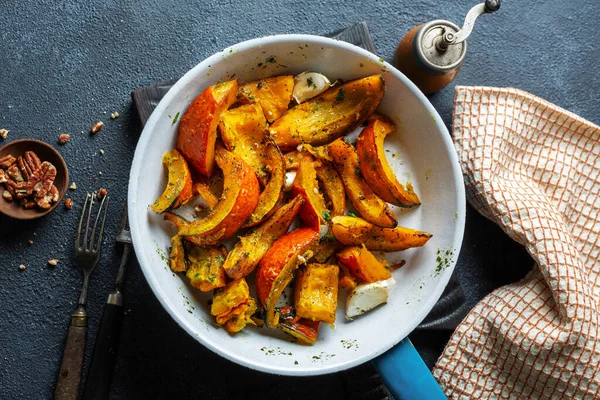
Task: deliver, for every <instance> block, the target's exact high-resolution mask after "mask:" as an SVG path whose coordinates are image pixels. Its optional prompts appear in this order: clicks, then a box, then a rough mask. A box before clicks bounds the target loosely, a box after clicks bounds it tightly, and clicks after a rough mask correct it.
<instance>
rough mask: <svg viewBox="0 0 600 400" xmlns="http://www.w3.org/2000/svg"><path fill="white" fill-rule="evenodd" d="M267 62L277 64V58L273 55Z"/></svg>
mask: <svg viewBox="0 0 600 400" xmlns="http://www.w3.org/2000/svg"><path fill="white" fill-rule="evenodd" d="M267 62H268V63H271V64H275V63H276V62H277V61H276V60H275V57H273V56H271V57H269V58H267Z"/></svg>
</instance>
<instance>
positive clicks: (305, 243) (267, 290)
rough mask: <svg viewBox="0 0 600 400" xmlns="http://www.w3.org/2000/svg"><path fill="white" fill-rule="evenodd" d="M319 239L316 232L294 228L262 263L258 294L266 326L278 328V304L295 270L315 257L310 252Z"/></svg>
mask: <svg viewBox="0 0 600 400" xmlns="http://www.w3.org/2000/svg"><path fill="white" fill-rule="evenodd" d="M318 238H319V232H318V231H315V230H314V229H311V228H299V229H295V230H293V231H291V232H289V233H287V234H285V235H283V236H282V237H281V238H279V239H278V240H277V241H276V242H275V243H274V244H273V245H272V246H271V248H270V249H269V251H267V254H265V256H264V257H263V259H262V260H261V262H260V266H259V267H258V271H257V273H256V291H257V294H258V299H259V300H260V302H261V304H262V305H263V306H264V307H265V309H266V312H267V318H266V319H267V321H266V322H267V326H269V327H275V326H277V323H278V321H279V314H278V313H277V312H276V311H275V303H276V302H277V300H278V299H279V297H280V296H281V294H282V293H283V290H284V289H285V288H286V286H287V285H288V284H289V283H290V282H291V281H292V279H293V278H294V272H295V271H296V269H297V268H298V267H299V266H300V265H301V264H303V263H305V262H306V261H307V260H308V259H309V258H310V257H311V256H312V252H311V251H310V250H309V249H310V246H311V245H312V243H313V242H314V241H315V240H316V239H318Z"/></svg>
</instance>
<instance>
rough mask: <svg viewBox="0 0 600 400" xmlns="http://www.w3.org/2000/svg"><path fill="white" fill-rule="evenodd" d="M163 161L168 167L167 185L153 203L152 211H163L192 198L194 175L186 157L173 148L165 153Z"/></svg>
mask: <svg viewBox="0 0 600 400" xmlns="http://www.w3.org/2000/svg"><path fill="white" fill-rule="evenodd" d="M162 162H163V164H164V166H165V167H167V172H168V180H167V187H166V188H165V191H164V192H163V194H162V195H161V196H160V197H159V198H158V199H157V200H156V201H155V202H154V204H153V205H152V211H154V212H155V213H159V214H160V213H163V212H165V211H167V210H168V209H170V208H177V207H179V206H181V205H182V204H185V203H187V202H188V201H189V200H190V199H191V198H192V175H191V173H190V170H189V168H188V165H187V163H186V162H185V159H184V158H183V157H182V156H181V154H180V153H179V152H178V151H177V150H175V149H173V150H170V151H168V152H167V153H165V155H164V156H163V159H162Z"/></svg>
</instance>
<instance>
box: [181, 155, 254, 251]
mask: <svg viewBox="0 0 600 400" xmlns="http://www.w3.org/2000/svg"><path fill="white" fill-rule="evenodd" d="M216 155H217V157H216V159H217V164H218V165H219V167H220V168H221V169H222V170H223V176H224V181H223V194H222V195H221V198H220V199H219V203H218V204H217V205H216V206H215V207H214V208H213V209H212V210H211V212H210V213H209V214H208V215H207V216H206V218H203V219H201V220H196V221H193V222H189V223H184V224H182V226H180V227H179V234H180V235H182V236H201V237H206V239H207V241H206V244H216V243H217V242H218V241H219V240H222V239H225V238H228V237H230V236H231V235H233V234H234V233H235V232H236V231H237V230H238V229H239V228H240V227H241V226H242V224H243V223H244V222H245V221H246V219H247V218H248V217H249V216H250V215H251V214H252V212H253V211H254V208H255V207H256V205H257V204H258V196H259V185H258V180H257V179H256V174H255V173H254V171H252V169H251V168H250V167H249V166H248V164H246V162H244V160H242V159H241V158H240V157H239V156H237V155H235V154H234V153H232V152H230V151H227V150H226V149H225V148H223V147H220V146H219V147H217V151H216ZM217 233H218V235H215V234H217Z"/></svg>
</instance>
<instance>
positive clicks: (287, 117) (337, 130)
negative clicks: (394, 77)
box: [269, 75, 385, 151]
mask: <svg viewBox="0 0 600 400" xmlns="http://www.w3.org/2000/svg"><path fill="white" fill-rule="evenodd" d="M384 93H385V84H384V82H383V78H382V76H381V75H372V76H368V77H366V78H361V79H356V80H354V81H350V82H346V83H344V84H342V85H339V86H336V87H333V88H331V89H329V90H327V91H326V92H324V93H322V94H321V95H319V96H317V97H315V98H312V99H310V100H308V101H306V102H304V103H302V104H299V105H297V106H295V107H293V108H291V109H289V110H288V111H286V112H285V113H284V114H283V115H282V116H281V117H280V118H279V119H277V120H276V121H275V122H273V124H271V126H270V127H269V132H270V133H271V137H272V138H273V139H274V140H275V142H276V143H277V145H278V146H279V148H280V149H281V150H282V151H290V150H292V149H295V148H296V147H297V146H298V145H299V144H302V143H308V144H311V145H314V146H318V145H322V144H326V143H329V142H331V141H332V140H334V139H336V138H338V137H340V136H341V135H343V134H345V133H348V132H351V131H352V130H353V129H354V128H356V127H357V126H359V125H360V124H362V123H363V122H364V121H366V120H367V118H368V117H369V116H370V115H371V114H373V112H374V111H375V109H377V107H378V106H379V103H380V102H381V99H382V98H383V94H384Z"/></svg>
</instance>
